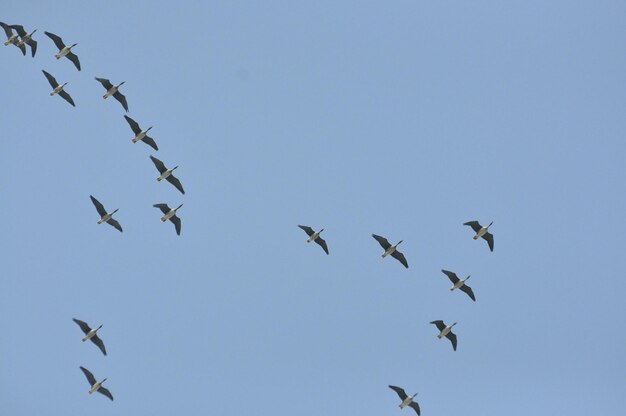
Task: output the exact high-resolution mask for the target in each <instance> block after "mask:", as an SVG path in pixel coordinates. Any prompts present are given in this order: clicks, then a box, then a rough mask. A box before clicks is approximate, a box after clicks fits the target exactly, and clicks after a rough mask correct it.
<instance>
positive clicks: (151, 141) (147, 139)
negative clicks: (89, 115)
mask: <svg viewBox="0 0 626 416" xmlns="http://www.w3.org/2000/svg"><path fill="white" fill-rule="evenodd" d="M122 97H123V96H122ZM124 101H126V100H124ZM141 141H142V142H144V143H145V144H147V145H148V146H150V147H151V148H153V149H154V150H157V151H158V150H159V146H157V144H156V142H155V141H154V139H153V138H152V137H150V136H143V139H141ZM183 193H184V192H183Z"/></svg>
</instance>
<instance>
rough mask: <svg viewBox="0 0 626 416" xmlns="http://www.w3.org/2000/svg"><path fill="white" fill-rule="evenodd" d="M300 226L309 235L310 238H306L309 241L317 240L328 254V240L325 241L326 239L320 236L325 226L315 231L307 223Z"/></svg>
mask: <svg viewBox="0 0 626 416" xmlns="http://www.w3.org/2000/svg"><path fill="white" fill-rule="evenodd" d="M298 227H300V228H302V229H303V230H304V232H305V233H307V234H308V235H309V238H308V240H306V242H307V243H310V242H311V241H315V242H316V243H317V244H319V245H320V246H321V247H322V248H323V249H324V251H325V252H326V254H328V246H327V245H326V241H324V239H323V238H322V237H320V233H321V232H322V231H324V229H323V228H322V229H321V230H319V231H313V228H311V227H308V226H306V225H298Z"/></svg>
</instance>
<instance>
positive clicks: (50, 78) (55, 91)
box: [41, 69, 76, 107]
mask: <svg viewBox="0 0 626 416" xmlns="http://www.w3.org/2000/svg"><path fill="white" fill-rule="evenodd" d="M41 72H43V74H44V75H45V76H46V78H47V79H48V82H49V83H50V86H51V87H52V88H53V90H52V92H51V93H50V96H53V95H54V94H59V96H61V98H63V99H64V100H65V101H67V102H68V103H70V104H72V106H73V107H76V104H74V100H72V97H70V95H69V94H68V93H67V91H65V90H64V88H65V86H66V85H67V82H66V83H65V84H63V85H59V83H58V82H57V80H56V79H55V78H54V77H53V76H52V75H50V74H49V73H47V72H46V71H44V70H43V69H42V70H41Z"/></svg>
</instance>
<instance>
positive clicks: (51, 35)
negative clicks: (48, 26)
mask: <svg viewBox="0 0 626 416" xmlns="http://www.w3.org/2000/svg"><path fill="white" fill-rule="evenodd" d="M43 33H45V34H46V36H48V37H49V38H50V39H52V42H54V44H55V45H56V46H57V48H59V50H61V49H63V48H65V44H64V43H63V39H61V37H60V36H57V35H55V34H54V33H50V32H43Z"/></svg>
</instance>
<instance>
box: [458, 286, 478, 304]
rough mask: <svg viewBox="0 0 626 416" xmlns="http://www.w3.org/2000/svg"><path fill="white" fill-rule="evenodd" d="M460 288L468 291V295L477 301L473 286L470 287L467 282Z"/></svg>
mask: <svg viewBox="0 0 626 416" xmlns="http://www.w3.org/2000/svg"><path fill="white" fill-rule="evenodd" d="M459 290H461V291H463V292H465V293H467V296H469V297H470V298H471V299H472V300H473V301H474V302H476V297H475V296H474V291H473V290H472V288H471V287H469V286H468V285H466V284H463V286H461V287H460V288H459Z"/></svg>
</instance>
